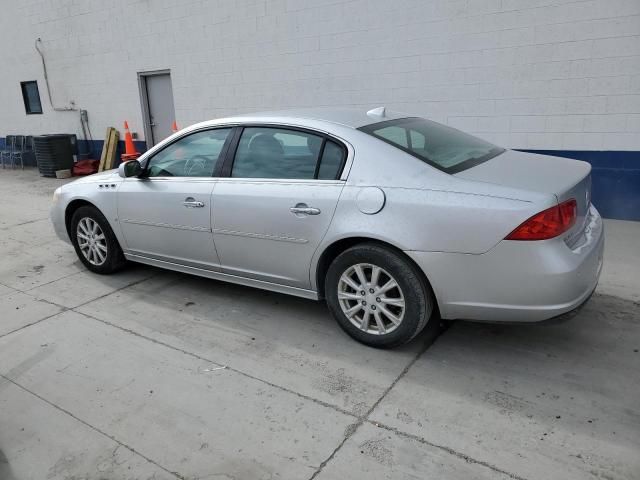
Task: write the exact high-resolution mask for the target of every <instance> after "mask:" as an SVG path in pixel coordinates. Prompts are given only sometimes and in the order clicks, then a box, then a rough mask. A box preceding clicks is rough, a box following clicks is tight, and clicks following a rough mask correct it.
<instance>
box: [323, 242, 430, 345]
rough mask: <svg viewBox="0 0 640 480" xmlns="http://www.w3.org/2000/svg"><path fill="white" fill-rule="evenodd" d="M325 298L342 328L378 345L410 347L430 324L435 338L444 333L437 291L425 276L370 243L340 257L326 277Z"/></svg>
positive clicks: (358, 246) (350, 249) (379, 246)
mask: <svg viewBox="0 0 640 480" xmlns="http://www.w3.org/2000/svg"><path fill="white" fill-rule="evenodd" d="M325 296H326V299H327V304H328V306H329V310H330V311H331V313H332V315H333V316H334V318H335V319H336V320H337V322H338V324H339V325H340V326H341V327H342V329H343V330H344V331H345V332H347V333H348V334H349V335H351V336H352V337H353V338H355V339H356V340H358V341H359V342H362V343H364V344H366V345H369V346H372V347H378V348H392V347H396V346H398V345H402V344H404V343H407V342H409V341H410V340H411V339H413V338H414V337H415V336H416V335H418V333H420V332H421V331H422V330H423V329H424V328H425V326H426V325H429V326H430V328H429V330H430V334H431V336H432V338H435V336H436V335H437V332H438V330H439V321H438V319H437V318H431V317H432V312H433V310H434V303H435V302H434V297H433V293H432V292H431V288H430V287H429V285H428V284H427V282H426V281H425V279H424V278H423V276H422V275H421V273H420V272H419V271H417V269H416V267H415V266H414V265H412V264H411V263H410V262H409V261H408V260H407V259H405V258H404V257H403V256H402V255H401V254H399V253H398V252H395V251H393V250H392V249H389V248H385V247H383V246H381V245H377V244H374V243H364V244H360V245H356V246H354V247H351V248H349V249H347V250H345V251H344V252H343V253H341V254H340V255H338V257H336V259H335V260H334V261H333V262H332V263H331V265H330V266H329V270H328V272H327V276H326V278H325ZM432 324H435V325H432Z"/></svg>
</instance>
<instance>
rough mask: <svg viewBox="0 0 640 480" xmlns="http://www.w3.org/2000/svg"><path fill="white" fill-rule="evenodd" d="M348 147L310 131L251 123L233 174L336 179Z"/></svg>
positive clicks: (260, 176) (238, 154)
mask: <svg viewBox="0 0 640 480" xmlns="http://www.w3.org/2000/svg"><path fill="white" fill-rule="evenodd" d="M345 157H346V150H345V148H344V147H343V146H341V145H338V144H337V143H335V142H333V141H332V140H328V139H326V138H325V137H323V136H321V135H315V134H313V133H310V132H306V131H299V130H290V129H285V128H274V127H247V128H244V130H243V131H242V135H241V136H240V141H239V143H238V148H237V150H236V154H235V158H234V161H233V166H232V168H231V176H232V177H235V178H280V179H301V180H312V179H319V180H335V179H337V178H338V177H339V175H340V172H341V171H342V167H343V164H344V160H345Z"/></svg>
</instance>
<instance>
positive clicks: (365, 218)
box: [311, 132, 557, 288]
mask: <svg viewBox="0 0 640 480" xmlns="http://www.w3.org/2000/svg"><path fill="white" fill-rule="evenodd" d="M357 133H358V135H353V136H352V137H351V138H350V140H351V141H352V144H353V146H354V150H355V156H354V160H353V163H352V166H351V170H350V172H349V176H348V178H347V182H346V185H345V188H344V189H343V191H342V195H341V197H340V200H339V202H338V206H337V208H336V212H335V215H334V218H333V221H332V223H331V225H330V227H329V230H328V231H327V234H326V235H325V237H324V239H323V241H322V242H321V244H320V246H319V248H318V250H317V251H316V254H315V255H314V259H313V261H312V266H311V271H312V272H315V270H316V267H317V262H318V260H319V258H320V256H321V254H322V252H323V251H325V250H326V248H328V247H329V246H330V245H331V244H333V243H335V242H336V241H339V240H341V239H344V238H349V237H365V238H371V239H376V240H380V241H383V242H386V243H389V244H391V245H393V246H395V247H397V248H399V249H401V250H404V251H423V252H450V253H464V254H472V255H479V254H482V253H485V252H487V251H489V250H490V249H491V248H492V247H494V246H495V245H496V244H498V242H500V241H501V240H502V239H503V238H504V237H506V236H507V235H508V234H509V233H510V232H511V231H512V230H513V229H515V228H516V227H517V226H518V225H520V224H521V223H522V222H524V221H525V220H526V219H528V218H529V217H531V216H532V215H534V214H535V213H537V212H539V211H541V210H544V209H545V208H548V207H550V206H552V205H555V204H557V198H556V197H555V195H553V194H548V193H537V192H532V191H526V190H520V189H514V188H510V187H503V186H500V185H493V184H489V183H485V182H475V181H470V180H466V179H463V178H457V177H454V176H452V175H448V174H446V173H444V172H441V171H440V170H437V169H435V168H433V167H431V166H430V165H427V164H426V163H424V162H422V161H421V160H419V159H417V158H415V157H413V156H411V155H408V154H406V153H404V152H402V151H401V150H398V149H396V148H394V147H392V146H390V145H387V144H386V143H384V142H381V141H379V140H376V139H374V138H372V137H369V136H368V135H366V134H364V133H362V132H357ZM359 135H363V136H364V137H361V136H359ZM368 187H378V188H380V189H381V190H382V191H383V192H384V194H385V204H384V207H383V208H382V210H381V211H379V212H378V213H376V214H373V215H368V214H365V213H363V212H362V211H361V209H360V208H359V206H358V193H359V192H360V191H361V190H363V189H364V188H368ZM311 277H312V282H315V279H314V275H313V274H312V275H311ZM313 287H314V288H315V287H316V286H315V285H313Z"/></svg>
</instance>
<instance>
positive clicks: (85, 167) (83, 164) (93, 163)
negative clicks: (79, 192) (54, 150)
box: [73, 158, 100, 175]
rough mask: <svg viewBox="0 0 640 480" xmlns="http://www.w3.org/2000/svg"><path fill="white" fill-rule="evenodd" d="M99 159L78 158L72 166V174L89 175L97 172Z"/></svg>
mask: <svg viewBox="0 0 640 480" xmlns="http://www.w3.org/2000/svg"><path fill="white" fill-rule="evenodd" d="M98 165H100V160H93V159H91V158H88V159H86V160H78V161H77V162H76V164H75V165H74V166H73V175H91V174H92V173H97V172H98Z"/></svg>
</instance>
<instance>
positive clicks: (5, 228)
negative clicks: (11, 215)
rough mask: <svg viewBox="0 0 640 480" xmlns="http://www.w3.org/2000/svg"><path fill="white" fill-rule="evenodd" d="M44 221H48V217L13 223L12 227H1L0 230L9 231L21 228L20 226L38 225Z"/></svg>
mask: <svg viewBox="0 0 640 480" xmlns="http://www.w3.org/2000/svg"><path fill="white" fill-rule="evenodd" d="M44 220H49V217H44V218H37V219H35V220H27V221H26V222H21V223H15V224H13V225H7V226H6V227H1V228H0V230H10V229H12V228H15V227H21V226H22V225H29V224H30V223H38V222H42V221H44Z"/></svg>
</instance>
